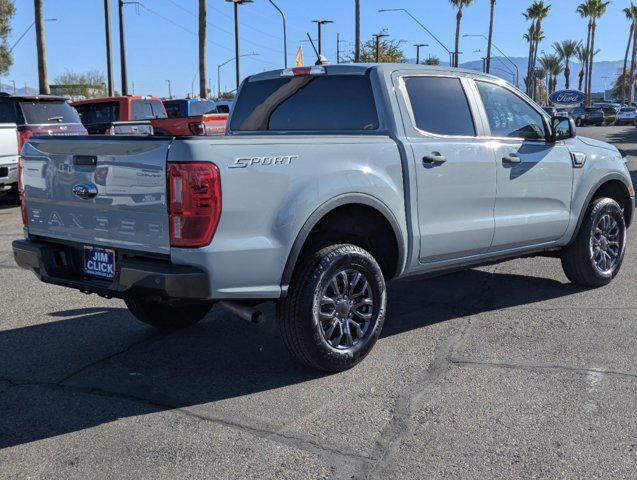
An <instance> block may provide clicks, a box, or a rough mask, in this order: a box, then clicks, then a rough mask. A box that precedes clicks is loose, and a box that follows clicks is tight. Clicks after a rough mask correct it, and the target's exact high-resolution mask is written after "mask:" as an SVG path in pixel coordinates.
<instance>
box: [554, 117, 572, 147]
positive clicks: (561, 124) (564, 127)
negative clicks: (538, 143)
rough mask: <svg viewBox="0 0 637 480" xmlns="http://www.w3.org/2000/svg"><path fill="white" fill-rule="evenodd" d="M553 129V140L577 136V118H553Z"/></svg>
mask: <svg viewBox="0 0 637 480" xmlns="http://www.w3.org/2000/svg"><path fill="white" fill-rule="evenodd" d="M551 130H552V131H553V141H554V142H557V141H559V140H568V139H569V138H575V137H576V136H577V127H576V126H575V120H573V119H572V118H571V117H553V118H551Z"/></svg>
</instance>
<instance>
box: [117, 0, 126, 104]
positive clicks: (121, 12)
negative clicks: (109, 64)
mask: <svg viewBox="0 0 637 480" xmlns="http://www.w3.org/2000/svg"><path fill="white" fill-rule="evenodd" d="M118 4H119V58H120V64H121V65H120V69H121V71H122V95H124V96H126V95H128V73H127V71H126V39H125V37H124V0H118Z"/></svg>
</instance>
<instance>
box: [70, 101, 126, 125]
mask: <svg viewBox="0 0 637 480" xmlns="http://www.w3.org/2000/svg"><path fill="white" fill-rule="evenodd" d="M75 109H76V110H77V113H79V114H80V118H81V119H82V123H83V124H85V125H92V124H97V123H112V122H116V121H118V120H119V102H103V103H91V104H86V105H77V106H76V107H75Z"/></svg>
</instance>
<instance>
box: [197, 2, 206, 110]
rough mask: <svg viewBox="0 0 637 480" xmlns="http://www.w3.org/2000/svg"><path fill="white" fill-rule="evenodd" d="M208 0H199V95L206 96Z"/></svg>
mask: <svg viewBox="0 0 637 480" xmlns="http://www.w3.org/2000/svg"><path fill="white" fill-rule="evenodd" d="M206 35H207V31H206V0H199V97H200V98H206V97H207V96H208V95H206V93H207V92H206Z"/></svg>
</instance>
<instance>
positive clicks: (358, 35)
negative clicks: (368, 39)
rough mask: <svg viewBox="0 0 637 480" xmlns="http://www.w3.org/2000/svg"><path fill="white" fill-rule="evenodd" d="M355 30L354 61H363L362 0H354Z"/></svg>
mask: <svg viewBox="0 0 637 480" xmlns="http://www.w3.org/2000/svg"><path fill="white" fill-rule="evenodd" d="M354 9H355V12H354V15H355V17H356V20H355V23H356V25H355V30H356V39H355V42H356V46H355V47H354V62H356V63H358V62H360V61H361V0H355V1H354Z"/></svg>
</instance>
